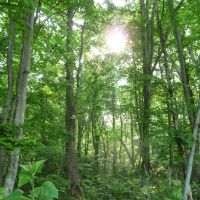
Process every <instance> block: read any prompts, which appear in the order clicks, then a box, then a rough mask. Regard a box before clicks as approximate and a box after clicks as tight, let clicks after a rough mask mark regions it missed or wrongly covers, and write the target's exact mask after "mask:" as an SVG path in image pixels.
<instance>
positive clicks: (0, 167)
mask: <svg viewBox="0 0 200 200" xmlns="http://www.w3.org/2000/svg"><path fill="white" fill-rule="evenodd" d="M9 13H10V23H9V30H8V35H9V39H8V50H7V72H8V87H7V94H6V100H5V104H4V106H3V110H2V125H6V124H8V123H9V114H10V112H11V107H12V97H13V81H14V80H13V43H14V36H15V23H14V16H13V14H12V12H11V8H10V7H9ZM5 159H6V151H5V149H4V148H3V147H1V148H0V187H1V186H2V185H3V176H4V167H5Z"/></svg>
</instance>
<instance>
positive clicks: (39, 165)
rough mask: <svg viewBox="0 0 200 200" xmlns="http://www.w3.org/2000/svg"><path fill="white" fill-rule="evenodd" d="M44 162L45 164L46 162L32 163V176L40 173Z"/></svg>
mask: <svg viewBox="0 0 200 200" xmlns="http://www.w3.org/2000/svg"><path fill="white" fill-rule="evenodd" d="M45 162H46V160H39V161H37V162H36V163H34V165H33V171H34V175H35V174H36V173H40V172H41V170H42V168H43V166H44V163H45Z"/></svg>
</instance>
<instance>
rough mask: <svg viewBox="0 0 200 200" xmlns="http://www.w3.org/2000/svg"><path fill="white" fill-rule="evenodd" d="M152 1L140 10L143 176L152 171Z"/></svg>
mask: <svg viewBox="0 0 200 200" xmlns="http://www.w3.org/2000/svg"><path fill="white" fill-rule="evenodd" d="M149 4H150V2H149V1H148V0H147V1H146V4H145V3H144V0H140V12H141V18H142V24H141V41H142V52H143V54H142V56H143V61H142V62H143V76H144V81H143V119H142V120H143V121H142V132H141V133H140V140H141V145H140V146H141V158H142V163H141V170H142V174H143V176H144V175H145V174H146V175H147V176H148V174H149V171H150V147H149V127H150V99H151V92H150V89H151V76H152V56H153V48H154V43H153V29H154V28H153V27H154V12H155V6H153V8H152V15H151V18H150V13H149V8H150V5H149Z"/></svg>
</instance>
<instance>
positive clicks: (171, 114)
mask: <svg viewBox="0 0 200 200" xmlns="http://www.w3.org/2000/svg"><path fill="white" fill-rule="evenodd" d="M157 23H158V24H157V25H158V29H159V34H160V44H161V50H162V53H163V60H164V68H165V76H166V80H167V84H168V88H167V110H168V126H169V128H168V133H169V137H170V138H172V137H173V135H172V122H173V127H174V132H175V135H174V136H175V139H176V144H177V147H178V153H179V156H180V158H181V164H180V165H181V167H182V173H183V177H184V176H185V157H184V151H183V145H182V141H181V139H180V138H181V137H180V136H179V134H180V132H179V123H178V116H177V114H176V108H175V97H174V91H173V87H172V77H171V72H170V67H169V62H168V53H167V48H166V42H167V37H168V35H167V36H165V34H164V31H163V26H162V23H161V19H160V17H159V15H158V12H157ZM169 164H170V171H171V170H172V145H171V144H170V162H169Z"/></svg>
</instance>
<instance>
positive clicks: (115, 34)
mask: <svg viewBox="0 0 200 200" xmlns="http://www.w3.org/2000/svg"><path fill="white" fill-rule="evenodd" d="M127 40H128V38H127V33H126V32H125V31H124V30H123V28H122V27H120V26H119V27H118V26H116V27H110V28H109V29H108V30H107V32H106V46H107V49H108V51H110V52H111V53H117V54H118V53H121V52H122V51H123V50H124V49H125V47H126V44H127Z"/></svg>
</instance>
